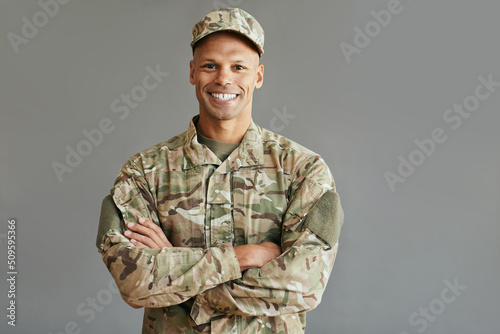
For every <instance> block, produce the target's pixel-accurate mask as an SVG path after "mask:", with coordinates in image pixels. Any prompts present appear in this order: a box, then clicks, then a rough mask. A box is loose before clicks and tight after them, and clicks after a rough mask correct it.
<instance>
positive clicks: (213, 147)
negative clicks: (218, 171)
mask: <svg viewBox="0 0 500 334" xmlns="http://www.w3.org/2000/svg"><path fill="white" fill-rule="evenodd" d="M197 134H198V142H199V143H200V144H203V145H206V146H207V147H208V148H209V149H210V151H212V152H214V154H215V155H216V156H217V158H219V159H220V161H224V160H226V158H227V157H228V156H229V154H231V152H233V151H234V149H235V148H237V147H238V146H240V143H236V144H228V143H223V142H220V141H217V140H214V139H210V138H207V137H204V136H203V135H202V134H201V133H200V132H197Z"/></svg>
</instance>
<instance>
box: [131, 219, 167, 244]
mask: <svg viewBox="0 0 500 334" xmlns="http://www.w3.org/2000/svg"><path fill="white" fill-rule="evenodd" d="M151 224H152V225H153V226H156V227H158V226H157V225H156V224H154V223H152V222H151ZM152 225H149V224H148V226H144V225H143V223H141V224H134V223H128V224H127V227H128V228H129V229H130V230H132V231H134V232H136V234H140V235H142V236H143V237H146V238H148V239H149V240H150V241H148V242H147V243H145V242H144V241H143V240H145V239H144V238H139V237H138V238H136V239H137V240H139V241H141V242H143V243H145V244H147V245H150V244H151V242H153V243H154V245H151V247H153V246H155V248H156V247H158V248H161V246H160V245H161V243H162V242H161V238H160V237H159V236H158V234H157V231H156V229H155V228H154V227H153V226H152ZM158 228H159V227H158ZM160 230H161V229H160ZM161 233H162V234H163V231H161Z"/></svg>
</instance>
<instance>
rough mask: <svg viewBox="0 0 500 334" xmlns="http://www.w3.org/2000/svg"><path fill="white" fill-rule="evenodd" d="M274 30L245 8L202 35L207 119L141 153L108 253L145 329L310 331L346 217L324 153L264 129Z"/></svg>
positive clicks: (123, 177)
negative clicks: (256, 114) (261, 99)
mask: <svg viewBox="0 0 500 334" xmlns="http://www.w3.org/2000/svg"><path fill="white" fill-rule="evenodd" d="M263 45H264V32H263V30H262V28H261V26H260V24H259V23H258V22H257V21H256V20H255V19H254V18H253V17H252V16H251V15H249V14H248V13H246V12H245V11H243V10H240V9H218V10H215V11H212V12H211V13H209V14H207V16H205V17H204V18H203V19H202V20H201V21H200V22H199V23H197V24H196V25H195V27H194V28H193V35H192V43H191V46H192V48H193V60H192V61H191V62H190V64H189V65H190V74H189V79H190V82H191V84H193V85H194V86H195V90H196V97H197V99H198V102H199V115H197V116H195V117H194V118H193V119H192V121H191V123H190V125H189V128H188V130H187V131H186V132H184V133H182V134H180V135H178V136H176V137H174V138H172V139H170V140H168V141H165V142H162V143H159V144H158V145H155V146H153V147H151V148H149V149H147V150H144V151H142V152H140V153H138V154H136V155H134V156H133V157H131V158H130V159H129V160H128V161H127V162H126V163H125V164H124V166H123V167H122V169H121V170H120V173H119V174H118V177H117V179H116V181H115V184H114V187H113V188H112V189H111V195H110V196H107V197H106V198H105V199H104V201H103V206H102V210H101V219H100V224H99V233H98V236H97V247H98V248H99V252H101V254H102V258H103V261H104V263H105V264H106V266H107V268H108V269H109V271H110V272H111V275H112V276H113V278H114V279H115V281H116V283H117V285H118V288H119V289H120V293H121V295H122V297H123V299H124V300H125V302H127V303H128V304H129V305H131V306H132V307H136V308H139V307H144V308H145V311H144V319H143V329H142V332H143V333H303V332H304V328H305V313H306V312H307V311H309V310H311V309H313V308H315V307H316V306H317V305H318V304H319V302H320V300H321V296H322V294H323V291H324V289H325V287H326V283H327V280H328V278H329V275H330V273H331V270H332V267H333V263H334V260H335V255H336V251H337V247H338V236H339V233H340V228H341V225H342V222H343V212H342V208H341V206H340V201H339V198H338V195H337V193H336V191H335V186H334V182H333V178H332V175H331V173H330V171H329V169H328V167H327V166H326V164H325V162H324V161H323V159H322V158H321V157H320V156H318V155H317V154H315V153H313V152H311V151H309V150H307V149H306V148H304V147H302V146H300V145H298V144H296V143H295V142H293V141H290V140H288V139H286V138H284V137H282V136H280V135H277V134H274V133H272V132H270V131H268V130H265V129H262V128H260V127H259V126H257V125H256V124H254V123H253V121H252V117H251V116H252V98H253V91H254V89H258V88H260V87H261V86H262V82H263V74H264V67H263V65H262V64H260V57H261V55H262V54H263V53H264V50H263Z"/></svg>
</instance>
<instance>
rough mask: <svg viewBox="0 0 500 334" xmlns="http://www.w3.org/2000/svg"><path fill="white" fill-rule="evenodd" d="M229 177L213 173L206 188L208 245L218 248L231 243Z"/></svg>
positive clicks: (231, 221) (232, 234)
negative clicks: (208, 221) (208, 210)
mask: <svg viewBox="0 0 500 334" xmlns="http://www.w3.org/2000/svg"><path fill="white" fill-rule="evenodd" d="M230 178H231V175H230V174H229V173H227V174H222V173H219V172H217V171H216V172H214V174H213V175H212V176H211V177H210V179H209V182H208V188H207V203H208V205H209V207H210V243H211V245H212V246H220V245H222V244H225V243H231V244H232V243H233V239H234V233H233V218H232V196H231V183H230Z"/></svg>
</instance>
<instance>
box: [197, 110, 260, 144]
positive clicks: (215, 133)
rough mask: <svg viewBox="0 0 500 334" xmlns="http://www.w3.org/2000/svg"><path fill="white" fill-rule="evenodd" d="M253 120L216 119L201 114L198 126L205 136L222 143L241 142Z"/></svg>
mask: <svg viewBox="0 0 500 334" xmlns="http://www.w3.org/2000/svg"><path fill="white" fill-rule="evenodd" d="M251 121H252V120H251V118H248V119H245V120H242V119H237V120H214V119H212V118H210V117H206V116H205V115H204V114H200V118H199V119H198V124H197V125H196V128H197V130H198V131H199V132H200V133H201V134H202V135H203V136H204V137H207V138H210V139H213V140H217V141H220V142H222V143H227V144H236V143H239V142H241V140H242V139H243V137H244V136H245V133H246V132H247V130H248V127H249V126H250V123H251Z"/></svg>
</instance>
